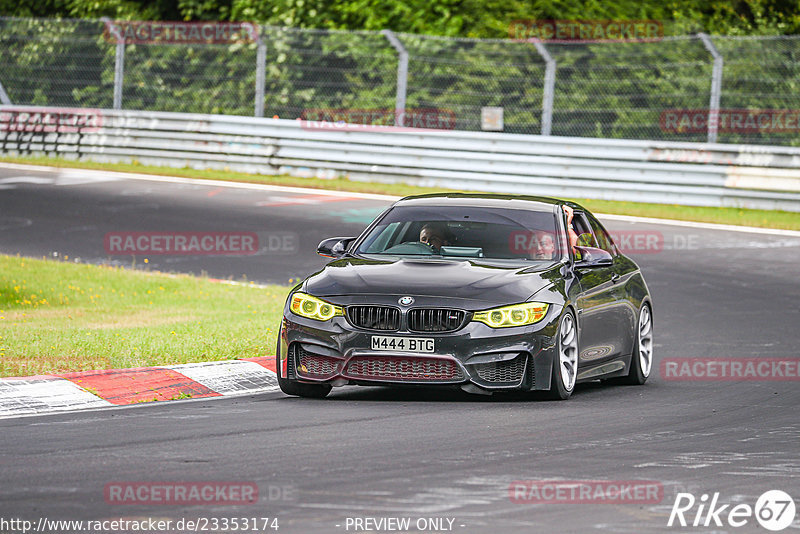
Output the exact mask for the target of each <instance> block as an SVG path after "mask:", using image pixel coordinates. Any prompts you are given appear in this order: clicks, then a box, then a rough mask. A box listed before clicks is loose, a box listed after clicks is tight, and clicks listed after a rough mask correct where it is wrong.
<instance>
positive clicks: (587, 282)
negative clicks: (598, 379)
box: [573, 211, 629, 370]
mask: <svg viewBox="0 0 800 534" xmlns="http://www.w3.org/2000/svg"><path fill="white" fill-rule="evenodd" d="M587 215H588V214H585V213H582V212H578V211H576V212H575V217H574V218H573V226H574V228H575V231H576V233H578V236H579V245H580V244H583V245H586V246H592V247H596V248H601V249H603V250H606V251H607V252H609V253H610V254H612V258H616V255H617V254H616V250H614V247H613V244H612V243H611V242H610V241H609V240H607V239H605V237H606V236H604V235H602V234H601V235H600V236H599V238H598V235H597V234H596V229H597V226H595V225H594V224H592V219H591V218H590V216H587ZM594 222H596V221H594ZM617 270H618V266H617V263H616V262H615V263H612V264H611V265H608V266H594V267H582V266H581V265H580V263H579V262H578V263H576V264H575V274H576V276H577V277H578V280H579V282H580V287H581V291H580V293H579V296H578V299H577V301H576V306H577V312H578V324H579V330H578V331H579V337H578V340H579V347H580V354H579V358H580V362H579V365H580V366H581V367H582V368H584V370H585V369H586V368H588V367H593V366H595V365H599V364H602V363H604V362H607V361H609V360H613V359H615V358H617V357H619V356H621V355H623V354H626V352H625V350H626V349H627V348H628V346H629V342H628V341H627V340H625V339H624V338H623V337H621V333H622V330H623V328H624V325H623V324H620V321H621V320H624V319H623V318H624V316H625V312H624V311H623V309H622V308H623V307H624V306H625V304H624V303H623V302H621V301H620V299H621V292H620V290H619V286H618V282H619V278H620V276H619V273H618V272H617Z"/></svg>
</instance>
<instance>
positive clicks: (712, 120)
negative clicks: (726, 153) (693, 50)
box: [697, 33, 723, 143]
mask: <svg viewBox="0 0 800 534" xmlns="http://www.w3.org/2000/svg"><path fill="white" fill-rule="evenodd" d="M697 35H698V37H700V39H701V40H702V41H703V46H705V47H706V50H708V52H709V53H710V54H711V56H712V57H713V58H714V68H713V69H712V70H711V99H710V101H709V104H708V142H709V143H716V142H717V132H718V131H719V99H720V93H721V92H722V66H723V59H722V54H720V53H719V51H718V50H717V47H716V46H714V43H713V42H712V41H711V37H710V36H709V35H708V34H707V33H698V34H697Z"/></svg>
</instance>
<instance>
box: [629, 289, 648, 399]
mask: <svg viewBox="0 0 800 534" xmlns="http://www.w3.org/2000/svg"><path fill="white" fill-rule="evenodd" d="M652 367H653V314H652V312H651V311H650V305H649V304H644V305H643V306H642V309H641V310H640V311H639V321H638V322H637V324H636V342H635V343H634V346H633V354H631V365H630V369H629V371H628V376H626V377H624V378H623V382H624V383H625V384H632V385H635V386H641V385H642V384H644V383H645V382H647V377H648V376H650V369H652Z"/></svg>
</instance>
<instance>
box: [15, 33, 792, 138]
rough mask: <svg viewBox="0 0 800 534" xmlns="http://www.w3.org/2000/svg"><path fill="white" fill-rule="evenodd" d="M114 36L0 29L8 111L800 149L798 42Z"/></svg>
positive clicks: (308, 35) (405, 36) (323, 35)
mask: <svg viewBox="0 0 800 534" xmlns="http://www.w3.org/2000/svg"><path fill="white" fill-rule="evenodd" d="M109 28H112V29H113V28H114V25H113V23H111V22H110V21H105V22H104V21H100V20H65V19H61V20H56V19H16V18H0V101H2V103H3V104H13V105H45V106H66V107H93V108H121V109H136V110H157V111H178V112H194V113H219V114H233V115H257V116H261V115H263V116H268V117H272V116H278V117H280V118H287V119H295V118H300V117H304V114H305V113H307V112H308V110H325V109H328V110H339V111H342V110H359V111H366V110H395V109H397V108H398V107H399V108H401V109H429V110H430V109H435V110H444V111H446V112H447V113H448V114H450V116H452V117H454V118H455V122H454V125H455V128H457V129H460V130H481V128H482V125H483V122H482V113H483V112H484V111H485V110H486V108H502V111H503V119H502V131H505V132H513V133H528V134H545V135H547V134H552V135H563V136H582V137H605V138H624V139H655V140H670V141H708V140H711V141H714V140H716V141H718V142H724V143H761V144H776V145H800V87H799V86H800V36H782V37H720V36H713V37H708V36H704V35H702V34H698V35H690V36H679V37H664V38H663V39H660V40H657V41H654V42H601V43H598V42H580V41H576V42H566V43H565V42H557V43H555V42H532V41H520V40H511V39H508V40H498V39H494V40H490V39H453V38H443V37H432V36H424V35H413V34H397V35H394V34H392V33H391V32H363V31H362V32H344V31H328V30H300V29H288V28H276V27H268V26H260V27H258V28H257V30H256V31H255V32H254V33H255V37H254V38H253V39H239V40H230V41H229V42H220V41H219V40H213V39H207V40H205V41H203V42H190V40H185V39H184V40H183V41H181V40H180V39H178V40H174V41H169V40H164V39H160V40H159V39H154V40H152V42H148V41H147V40H146V39H138V40H137V39H134V40H133V41H130V40H128V39H126V38H125V36H120V35H118V34H115V33H114V32H113V31H111V32H110V31H109ZM486 111H488V110H486ZM495 112H496V110H495ZM340 116H341V115H340Z"/></svg>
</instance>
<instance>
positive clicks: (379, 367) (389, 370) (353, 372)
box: [345, 356, 464, 381]
mask: <svg viewBox="0 0 800 534" xmlns="http://www.w3.org/2000/svg"><path fill="white" fill-rule="evenodd" d="M345 374H346V375H347V376H349V377H352V378H363V379H374V380H389V379H392V380H414V381H427V380H430V381H456V380H463V379H464V373H463V372H462V371H461V368H460V367H459V366H458V364H457V363H456V362H454V361H452V360H447V359H441V358H423V357H395V356H388V357H387V356H356V357H355V358H353V359H351V360H350V362H349V363H348V364H347V369H346V370H345Z"/></svg>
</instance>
